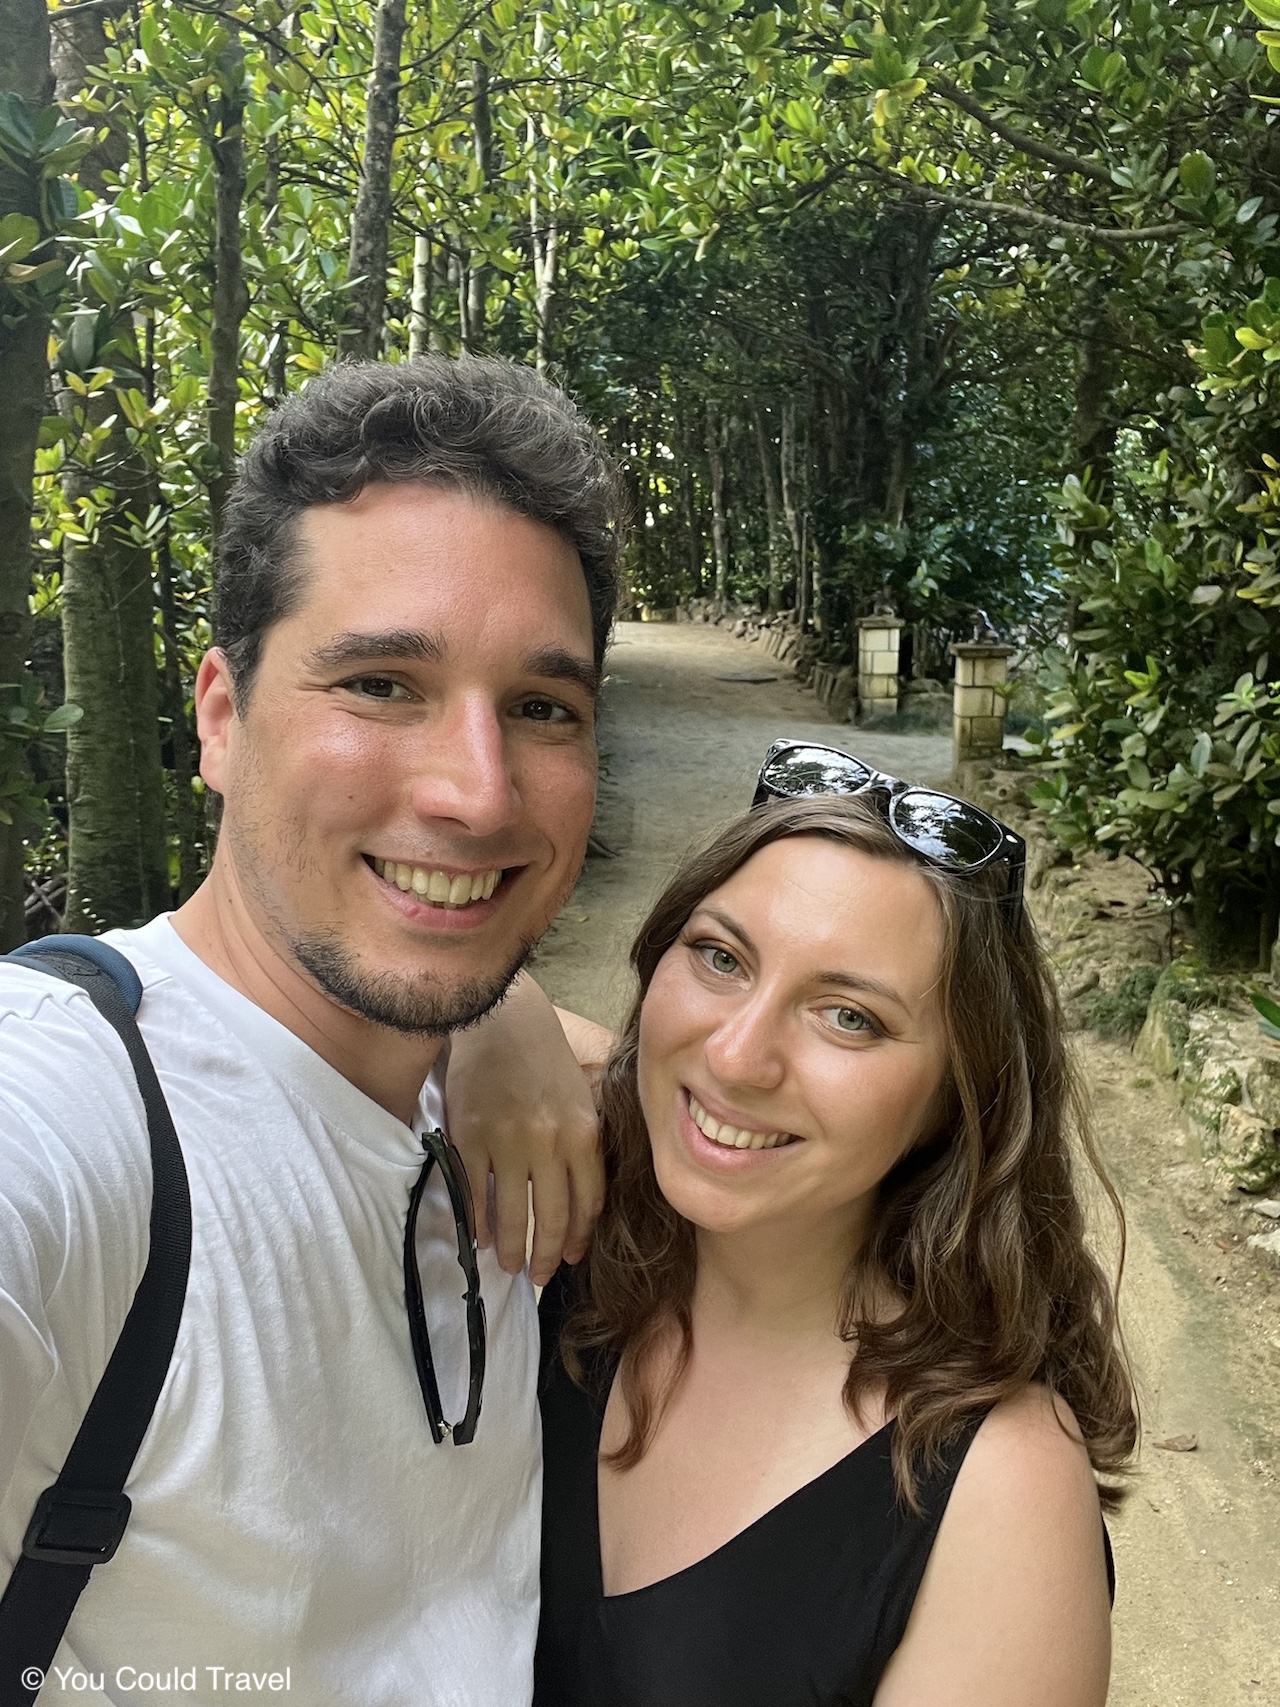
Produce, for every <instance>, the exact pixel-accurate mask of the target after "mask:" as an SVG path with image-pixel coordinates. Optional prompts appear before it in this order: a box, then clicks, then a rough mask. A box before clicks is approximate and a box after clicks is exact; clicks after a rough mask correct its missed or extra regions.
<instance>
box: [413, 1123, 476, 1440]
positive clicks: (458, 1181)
mask: <svg viewBox="0 0 1280 1707" xmlns="http://www.w3.org/2000/svg"><path fill="white" fill-rule="evenodd" d="M422 1148H423V1149H424V1150H425V1151H426V1159H425V1161H424V1162H423V1164H422V1171H421V1172H420V1173H419V1175H418V1177H417V1179H416V1180H414V1182H413V1187H412V1190H411V1191H410V1192H409V1215H408V1219H407V1221H406V1223H405V1231H404V1298H405V1305H406V1307H407V1309H408V1312H409V1338H410V1340H411V1341H412V1343H413V1362H414V1367H415V1368H416V1369H417V1371H418V1385H419V1387H420V1388H421V1389H422V1402H423V1404H424V1405H425V1406H426V1407H427V1423H428V1426H429V1427H430V1429H431V1438H432V1439H433V1440H434V1441H435V1443H436V1445H437V1446H439V1444H440V1442H441V1441H442V1440H444V1438H445V1436H446V1435H447V1436H448V1437H449V1438H450V1439H451V1440H452V1441H453V1444H454V1445H455V1446H466V1445H467V1444H468V1442H470V1441H472V1440H474V1439H475V1433H476V1424H477V1422H478V1421H479V1420H480V1397H481V1394H482V1392H483V1389H484V1359H485V1320H484V1299H483V1298H482V1297H481V1296H480V1259H479V1257H478V1256H477V1254H476V1218H475V1208H474V1205H473V1204H472V1202H471V1186H470V1183H469V1182H468V1180H467V1170H466V1168H465V1167H464V1165H463V1161H462V1157H461V1156H460V1155H459V1154H458V1152H457V1150H456V1149H455V1148H454V1146H453V1145H452V1144H451V1143H450V1142H449V1140H448V1138H447V1137H446V1136H445V1134H444V1133H443V1132H442V1131H441V1130H440V1128H439V1127H435V1128H433V1130H432V1131H430V1132H424V1133H423V1134H422ZM437 1163H438V1164H439V1167H440V1173H441V1175H442V1176H443V1179H444V1183H445V1188H446V1190H447V1191H448V1193H449V1204H450V1207H451V1208H452V1210H453V1223H454V1226H455V1228H456V1229H457V1234H458V1266H459V1267H460V1268H461V1269H462V1272H463V1275H464V1276H465V1278H466V1282H467V1287H466V1291H465V1293H464V1294H463V1297H464V1299H465V1301H466V1306H467V1344H468V1347H469V1349H470V1353H471V1383H470V1386H469V1387H468V1389H467V1409H466V1415H465V1416H464V1417H463V1418H462V1420H461V1422H456V1423H447V1422H446V1421H445V1420H444V1407H443V1406H442V1405H441V1403H440V1387H439V1383H438V1382H437V1381H436V1366H435V1362H434V1360H433V1359H432V1356H431V1340H430V1338H429V1336H428V1334H427V1313H426V1310H425V1309H424V1307H423V1303H422V1276H421V1275H420V1273H419V1272H418V1210H419V1208H420V1207H421V1204H422V1194H423V1192H424V1191H425V1190H426V1188H427V1180H428V1179H429V1178H430V1175H431V1170H432V1168H433V1167H435V1166H436V1164H437Z"/></svg>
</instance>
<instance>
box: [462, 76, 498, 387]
mask: <svg viewBox="0 0 1280 1707" xmlns="http://www.w3.org/2000/svg"><path fill="white" fill-rule="evenodd" d="M482 45H484V46H485V47H487V45H488V44H487V43H484V44H482ZM471 132H472V137H473V140H474V144H475V151H476V168H477V170H478V172H479V176H480V185H481V190H482V191H483V190H484V189H485V188H487V186H488V184H489V182H490V180H491V179H492V177H493V118H492V115H491V113H490V110H489V66H488V63H487V62H486V61H485V60H484V59H474V60H472V62H471ZM465 277H466V304H465V309H464V318H465V322H466V336H465V338H464V340H463V343H464V346H465V348H466V349H467V350H468V351H470V352H471V353H472V354H479V352H480V351H481V350H483V349H484V345H485V330H486V329H485V299H486V297H487V295H488V287H489V269H488V267H486V266H485V265H484V263H483V262H477V261H475V260H471V261H470V262H469V265H468V266H467V269H466V275H465Z"/></svg>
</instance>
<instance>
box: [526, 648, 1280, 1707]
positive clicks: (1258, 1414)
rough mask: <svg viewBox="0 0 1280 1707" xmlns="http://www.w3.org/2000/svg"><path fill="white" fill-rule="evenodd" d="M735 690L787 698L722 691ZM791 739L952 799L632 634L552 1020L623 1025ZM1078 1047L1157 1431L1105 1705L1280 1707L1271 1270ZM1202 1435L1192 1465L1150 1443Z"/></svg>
mask: <svg viewBox="0 0 1280 1707" xmlns="http://www.w3.org/2000/svg"><path fill="white" fill-rule="evenodd" d="M733 676H773V677H775V678H776V679H775V680H772V681H764V682H748V681H741V680H739V681H733V680H724V679H722V678H724V677H733ZM782 734H786V735H792V736H797V737H801V738H805V737H807V738H813V739H818V740H824V741H828V742H832V743H834V744H836V745H845V746H851V747H852V748H854V750H856V751H857V752H858V753H859V754H860V755H861V756H862V757H864V758H866V759H867V760H869V761H870V762H871V763H873V764H875V765H878V766H880V767H881V768H883V769H885V770H888V771H892V772H894V773H895V774H896V775H899V776H909V777H913V778H917V779H919V780H921V781H926V782H931V783H933V784H935V785H938V786H942V787H946V786H947V785H948V778H949V775H950V768H951V750H950V742H949V741H948V740H947V739H946V738H944V737H941V736H936V735H897V734H876V735H872V734H868V733H866V732H865V731H862V730H854V729H852V728H850V727H849V726H848V725H847V724H846V725H843V726H841V725H839V724H834V723H831V722H829V721H827V720H826V719H825V717H824V715H823V711H822V708H821V706H820V705H819V704H818V702H817V701H816V700H815V699H814V697H813V695H812V694H809V693H806V692H805V691H804V690H803V689H801V688H800V687H799V686H798V685H797V684H796V683H795V682H794V681H793V680H792V679H791V677H790V675H789V673H788V672H787V671H786V669H785V668H784V667H779V666H777V665H775V664H773V663H772V662H771V661H770V660H768V659H766V658H765V657H764V656H763V655H762V654H761V653H760V651H759V650H758V649H757V648H755V647H752V646H749V645H747V644H745V643H744V642H742V641H738V640H735V639H733V637H732V636H730V635H729V634H727V633H725V632H724V631H723V630H720V629H715V628H705V627H700V626H697V627H695V626H684V625H680V626H666V625H641V624H638V623H624V624H621V625H620V626H619V629H618V636H617V643H616V645H615V647H614V649H613V651H612V652H611V654H610V658H609V683H608V686H607V687H606V690H605V706H604V712H603V717H602V724H601V733H600V746H601V750H602V752H603V753H604V754H605V755H607V759H606V776H605V782H604V785H603V788H602V791H601V806H600V811H599V814H598V818H597V829H598V833H599V835H600V837H601V838H602V839H603V840H604V842H605V843H606V844H607V845H608V846H610V847H611V848H613V849H615V850H616V851H617V855H618V857H617V858H614V859H604V858H593V859H590V860H588V862H587V866H586V869H585V871H584V873H583V876H582V880H581V882H580V883H579V885H578V888H577V890H576V891H575V893H574V896H573V898H572V900H571V901H570V902H569V905H568V906H567V907H566V909H565V911H564V913H563V914H562V915H561V918H560V920H559V921H558V922H557V924H556V926H555V927H554V929H553V931H552V932H551V934H550V935H549V937H548V938H547V940H546V942H545V943H544V944H543V946H542V947H541V948H540V950H539V952H538V957H537V959H536V961H535V963H534V967H533V970H534V973H535V975H536V976H537V977H538V979H539V981H540V982H541V983H542V984H543V986H544V987H545V988H546V989H547V990H548V992H549V993H550V994H551V995H552V996H553V998H554V999H555V1000H556V1001H558V1002H560V1003H562V1004H563V1005H565V1006H567V1007H570V1008H574V1009H576V1010H577V1011H578V1012H580V1013H584V1014H588V1015H590V1016H591V1017H592V1018H594V1019H599V1020H602V1021H604V1022H605V1023H607V1024H610V1025H615V1026H616V1025H617V1024H618V1023H619V1022H620V1020H621V1018H622V1016H623V1014H624V1011H625V1008H626V1006H627V1002H628V1000H629V994H630V981H629V975H628V973H627V969H626V963H625V962H626V949H627V946H628V944H629V943H630V941H631V938H632V936H633V935H634V932H635V928H636V926H637V925H638V924H639V922H640V920H641V919H642V918H643V916H644V914H645V911H646V910H647V907H648V905H649V903H650V901H651V900H652V899H653V897H654V896H655V895H656V893H657V892H658V890H659V889H660V888H661V886H662V884H663V882H664V881H665V879H666V877H667V875H668V874H669V872H670V870H671V868H672V865H673V863H674V862H675V860H676V859H677V858H678V856H679V855H680V854H681V853H682V852H683V851H684V850H685V849H686V848H687V847H689V846H691V845H693V844H694V843H697V842H699V841H700V840H701V839H702V838H703V837H704V835H706V834H707V833H708V832H709V831H710V830H711V829H712V828H713V827H714V826H715V825H717V824H720V823H723V822H724V821H726V820H727V819H728V818H730V817H732V816H734V815H735V814H736V813H737V812H739V811H740V810H741V809H742V808H743V807H744V806H745V805H746V804H747V802H748V801H749V800H750V797H751V789H752V785H753V783H754V780H755V773H756V769H757V767H758V766H759V763H760V758H761V756H762V754H763V753H764V750H765V748H766V747H767V746H768V744H769V742H770V741H771V740H773V739H775V738H776V737H777V736H779V735H782ZM1077 1042H1078V1045H1079V1048H1080V1052H1081V1057H1082V1060H1083V1063H1084V1066H1085V1069H1086V1072H1087V1074H1088V1078H1089V1082H1090V1085H1091V1087H1092V1090H1093V1096H1094V1106H1095V1114H1096V1119H1097V1127H1098V1135H1099V1139H1100V1142H1101V1145H1102V1149H1103V1153H1104V1156H1105V1158H1106V1161H1107V1164H1108V1166H1109V1168H1110V1170H1111V1171H1112V1174H1113V1177H1114V1179H1115V1182H1116V1184H1117V1187H1118V1188H1119V1191H1120V1195H1121V1197H1122V1199H1123V1201H1124V1204H1125V1209H1126V1212H1127V1215H1128V1221H1129V1246H1128V1262H1127V1270H1126V1279H1125V1292H1124V1318H1125V1323H1126V1331H1127V1334H1128V1338H1129V1342H1130V1347H1131V1350H1132V1353H1133V1357H1134V1362H1135V1364H1136V1367H1137V1372H1138V1377H1139V1381H1140V1384H1141V1390H1142V1400H1143V1421H1144V1431H1145V1444H1144V1448H1143V1452H1142V1456H1141V1460H1140V1464H1139V1469H1138V1473H1137V1475H1136V1477H1135V1479H1134V1485H1133V1493H1132V1495H1131V1497H1130V1499H1129V1500H1128V1502H1127V1503H1126V1505H1125V1506H1124V1508H1123V1510H1122V1512H1121V1514H1120V1516H1119V1517H1118V1518H1116V1519H1115V1520H1113V1522H1112V1526H1111V1527H1112V1535H1113V1539H1114V1543H1115V1551H1116V1560H1117V1568H1118V1573H1119V1589H1118V1595H1117V1601H1116V1620H1115V1660H1114V1666H1113V1682H1112V1688H1111V1695H1110V1702H1111V1703H1112V1707H1236V1703H1259V1702H1266V1703H1273V1702H1280V1271H1278V1270H1277V1269H1276V1268H1275V1267H1274V1265H1269V1264H1268V1261H1267V1259H1266V1258H1265V1257H1262V1256H1260V1255H1259V1254H1258V1253H1256V1252H1253V1251H1250V1250H1249V1249H1248V1247H1247V1246H1246V1245H1245V1244H1244V1242H1243V1230H1244V1225H1245V1220H1246V1217H1245V1216H1244V1215H1243V1212H1242V1211H1241V1209H1240V1207H1239V1202H1238V1200H1237V1199H1235V1198H1234V1197H1225V1196H1224V1195H1223V1194H1222V1193H1221V1191H1220V1190H1219V1189H1218V1188H1215V1187H1214V1186H1213V1185H1212V1184H1211V1182H1210V1179H1209V1175H1208V1171H1207V1170H1206V1169H1205V1167H1204V1165H1203V1164H1202V1163H1201V1161H1200V1159H1199V1153H1198V1149H1197V1146H1196V1142H1195V1140H1194V1138H1193V1137H1192V1136H1191V1134H1190V1131H1189V1129H1188V1127H1187V1126H1186V1124H1185V1122H1184V1119H1183V1116H1182V1114H1181V1111H1180V1109H1179V1107H1178V1105H1177V1103H1176V1101H1175V1099H1174V1098H1173V1096H1172V1094H1171V1093H1170V1092H1169V1091H1168V1090H1167V1089H1166V1087H1165V1086H1164V1085H1163V1084H1160V1083H1152V1082H1151V1075H1150V1074H1149V1073H1147V1072H1146V1071H1144V1069H1143V1068H1142V1065H1141V1063H1139V1062H1138V1061H1136V1060H1135V1059H1134V1057H1133V1056H1132V1055H1131V1054H1130V1053H1129V1051H1128V1050H1127V1049H1124V1048H1121V1047H1117V1046H1115V1045H1112V1044H1106V1043H1102V1042H1100V1041H1099V1040H1097V1039H1096V1038H1094V1037H1092V1036H1090V1035H1089V1034H1080V1035H1079V1037H1078V1039H1077ZM1260 1225H1263V1223H1260V1222H1258V1223H1254V1226H1255V1227H1256V1226H1260ZM1248 1230H1253V1227H1250V1228H1249V1229H1248ZM1192 1435H1193V1436H1195V1438H1196V1442H1197V1444H1196V1448H1195V1450H1194V1451H1182V1452H1178V1451H1170V1450H1165V1449H1162V1448H1161V1447H1159V1446H1157V1445H1156V1444H1155V1443H1156V1442H1158V1441H1166V1440H1176V1439H1178V1438H1179V1437H1186V1436H1192Z"/></svg>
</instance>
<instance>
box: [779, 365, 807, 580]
mask: <svg viewBox="0 0 1280 1707" xmlns="http://www.w3.org/2000/svg"><path fill="white" fill-rule="evenodd" d="M778 448H779V455H778V462H779V470H780V474H781V478H782V514H783V517H784V518H785V520H786V524H787V534H788V536H789V537H790V540H791V562H792V573H793V575H794V577H795V603H796V605H797V607H799V604H800V579H801V576H802V574H803V569H804V542H803V539H802V537H801V530H800V508H799V503H798V501H797V497H796V400H795V398H794V397H788V398H787V400H786V402H785V403H784V404H783V405H782V432H781V437H780V444H779V447H778Z"/></svg>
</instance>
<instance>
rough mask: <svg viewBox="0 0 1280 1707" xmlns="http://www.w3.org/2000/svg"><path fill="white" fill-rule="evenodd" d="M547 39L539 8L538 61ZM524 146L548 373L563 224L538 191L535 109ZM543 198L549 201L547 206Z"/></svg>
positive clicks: (540, 334)
mask: <svg viewBox="0 0 1280 1707" xmlns="http://www.w3.org/2000/svg"><path fill="white" fill-rule="evenodd" d="M546 40H547V32H546V25H545V23H544V22H543V18H542V14H541V12H539V14H538V19H537V22H536V23H535V25H534V29H533V55H534V60H535V61H536V62H540V61H541V59H542V55H543V52H544V50H545V48H546ZM525 150H526V152H527V154H528V156H529V247H530V252H531V254H532V257H533V313H534V354H535V359H536V361H537V364H538V372H539V373H540V374H543V375H545V374H546V373H547V372H548V371H549V369H550V367H551V329H552V318H553V316H554V313H555V300H556V283H557V277H556V275H557V268H558V265H559V250H560V228H559V225H558V223H557V220H556V216H555V212H554V210H553V209H552V208H551V206H550V199H551V198H550V192H548V193H547V194H546V196H545V197H544V196H543V195H541V194H540V193H539V187H538V169H537V157H538V156H537V150H538V133H537V127H536V125H535V124H534V119H533V115H532V113H531V114H530V115H529V121H528V125H527V127H526V130H525ZM544 201H545V203H546V204H547V205H546V207H545V209H544V206H543V203H544ZM544 215H545V220H546V224H545V226H544V224H543V219H544Z"/></svg>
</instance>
